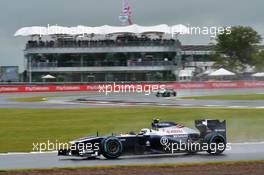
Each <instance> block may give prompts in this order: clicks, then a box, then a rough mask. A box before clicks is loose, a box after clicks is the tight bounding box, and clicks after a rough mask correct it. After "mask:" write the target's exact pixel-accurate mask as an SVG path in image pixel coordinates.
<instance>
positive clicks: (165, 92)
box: [156, 89, 177, 97]
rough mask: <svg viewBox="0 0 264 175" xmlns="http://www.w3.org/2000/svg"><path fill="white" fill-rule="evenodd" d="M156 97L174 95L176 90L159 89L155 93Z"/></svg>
mask: <svg viewBox="0 0 264 175" xmlns="http://www.w3.org/2000/svg"><path fill="white" fill-rule="evenodd" d="M156 96H157V97H171V96H173V97H176V96H177V92H176V91H175V90H174V89H161V90H159V91H158V92H157V94H156Z"/></svg>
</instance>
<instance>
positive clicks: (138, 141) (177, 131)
mask: <svg viewBox="0 0 264 175" xmlns="http://www.w3.org/2000/svg"><path fill="white" fill-rule="evenodd" d="M195 126H196V128H197V129H198V130H194V129H191V128H188V127H184V126H183V125H180V124H177V123H174V122H159V120H158V119H155V120H153V122H152V129H147V128H144V129H141V131H140V132H139V133H138V134H136V133H134V132H131V133H130V134H125V135H117V136H114V135H112V136H105V137H100V136H94V137H86V138H81V139H78V140H74V141H71V142H70V144H71V146H70V148H69V149H61V150H59V151H58V155H59V156H77V157H84V158H92V157H93V158H95V157H98V156H100V155H103V156H104V157H105V158H107V159H116V158H118V157H119V156H121V155H145V154H168V153H173V154H174V153H179V152H187V153H196V152H202V151H207V152H208V153H209V154H214V155H217V154H221V153H222V152H224V151H225V149H226V146H227V142H226V121H222V122H220V121H219V120H196V121H195Z"/></svg>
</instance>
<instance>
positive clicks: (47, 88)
mask: <svg viewBox="0 0 264 175" xmlns="http://www.w3.org/2000/svg"><path fill="white" fill-rule="evenodd" d="M121 86H122V88H123V89H129V88H131V87H132V86H133V87H136V88H137V87H138V86H140V87H141V88H144V89H145V90H148V89H149V88H152V89H160V88H161V87H164V86H166V87H167V88H174V89H214V88H216V89H217V88H264V81H234V82H201V83H164V84H162V83H159V84H93V85H92V84H90V85H64V86H63V85H58V86H55V85H44V86H37V85H36V86H35V85H32V86H29V85H28V86H25V85H19V86H0V93H12V92H13V93H17V92H65V91H100V90H102V89H109V88H111V89H112V90H118V89H120V87H121Z"/></svg>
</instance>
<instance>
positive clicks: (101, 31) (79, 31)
mask: <svg viewBox="0 0 264 175" xmlns="http://www.w3.org/2000/svg"><path fill="white" fill-rule="evenodd" d="M188 31H189V30H188V28H187V27H186V26H184V25H181V24H179V25H174V26H168V25H166V24H161V25H156V26H139V25H137V24H134V25H130V26H108V25H104V26H100V27H88V26H81V25H79V26H77V27H63V26H57V25H55V26H48V27H41V26H32V27H23V28H21V29H19V30H17V31H16V33H15V34H14V36H34V35H83V34H88V35H89V34H98V35H107V34H118V33H133V34H144V33H162V34H176V33H180V34H187V33H188Z"/></svg>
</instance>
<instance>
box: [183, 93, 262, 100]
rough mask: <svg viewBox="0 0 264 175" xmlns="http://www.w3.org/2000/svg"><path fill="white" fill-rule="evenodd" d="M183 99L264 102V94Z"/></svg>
mask: <svg viewBox="0 0 264 175" xmlns="http://www.w3.org/2000/svg"><path fill="white" fill-rule="evenodd" d="M182 98H183V99H197V100H264V94H247V95H242V94H241V95H216V96H194V97H182Z"/></svg>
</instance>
